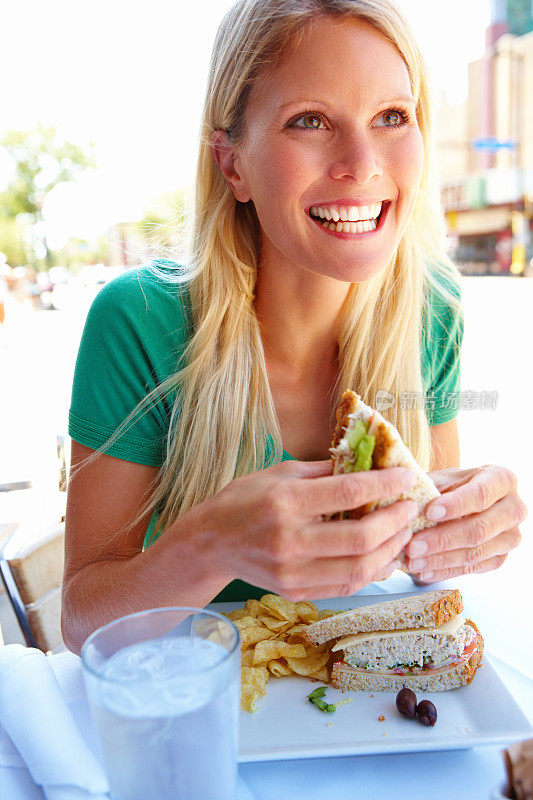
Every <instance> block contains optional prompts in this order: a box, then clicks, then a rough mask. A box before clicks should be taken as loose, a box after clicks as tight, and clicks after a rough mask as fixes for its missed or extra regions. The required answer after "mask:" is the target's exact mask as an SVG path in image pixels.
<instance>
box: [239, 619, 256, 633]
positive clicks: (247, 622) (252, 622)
mask: <svg viewBox="0 0 533 800" xmlns="http://www.w3.org/2000/svg"><path fill="white" fill-rule="evenodd" d="M233 624H234V625H235V627H236V628H238V629H239V630H240V631H243V630H245V629H246V628H257V627H259V626H258V624H257V620H256V618H255V617H242V619H236V620H233Z"/></svg>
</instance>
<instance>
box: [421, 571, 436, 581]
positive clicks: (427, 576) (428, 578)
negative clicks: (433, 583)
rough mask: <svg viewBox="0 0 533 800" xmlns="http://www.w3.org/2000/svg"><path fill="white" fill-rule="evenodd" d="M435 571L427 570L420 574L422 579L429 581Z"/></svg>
mask: <svg viewBox="0 0 533 800" xmlns="http://www.w3.org/2000/svg"><path fill="white" fill-rule="evenodd" d="M433 575H434V573H433V572H425V573H424V574H423V575H421V576H420V580H421V581H429V580H431V578H432V577H433Z"/></svg>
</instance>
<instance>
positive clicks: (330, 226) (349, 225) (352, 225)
mask: <svg viewBox="0 0 533 800" xmlns="http://www.w3.org/2000/svg"><path fill="white" fill-rule="evenodd" d="M320 224H321V225H322V227H323V228H326V229H327V230H330V231H336V232H337V233H368V232H369V231H375V230H376V228H377V226H378V223H377V220H375V219H365V220H362V221H359V222H343V221H342V220H339V221H338V222H336V223H335V222H328V221H327V220H325V221H324V222H321V223H320Z"/></svg>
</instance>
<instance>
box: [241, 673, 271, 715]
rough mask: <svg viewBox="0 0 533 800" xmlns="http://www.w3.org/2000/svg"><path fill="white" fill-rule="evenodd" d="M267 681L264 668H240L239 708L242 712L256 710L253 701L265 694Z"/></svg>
mask: <svg viewBox="0 0 533 800" xmlns="http://www.w3.org/2000/svg"><path fill="white" fill-rule="evenodd" d="M267 681H268V670H267V669H266V667H242V669H241V708H242V709H243V710H244V711H251V712H252V713H253V712H254V711H256V710H257V708H256V705H255V701H256V700H257V698H258V697H263V696H264V695H265V694H266V689H265V684H266V682H267Z"/></svg>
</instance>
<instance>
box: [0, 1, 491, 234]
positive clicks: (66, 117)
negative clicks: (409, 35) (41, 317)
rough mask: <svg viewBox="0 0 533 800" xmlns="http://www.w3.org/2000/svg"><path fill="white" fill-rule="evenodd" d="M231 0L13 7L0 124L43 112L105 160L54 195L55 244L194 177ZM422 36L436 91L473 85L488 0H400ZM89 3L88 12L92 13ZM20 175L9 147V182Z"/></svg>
mask: <svg viewBox="0 0 533 800" xmlns="http://www.w3.org/2000/svg"><path fill="white" fill-rule="evenodd" d="M232 3H233V0H202V2H201V3H199V2H192V3H191V2H189V0H151V2H150V3H134V2H131V0H128V2H124V1H123V0H93V1H92V2H91V3H90V4H84V5H83V6H82V5H81V4H80V3H78V2H73V1H72V0H47V2H46V3H42V0H39V2H37V1H36V0H26V2H24V3H9V4H8V6H7V8H6V9H5V10H4V12H3V15H2V16H3V19H2V22H3V34H4V36H3V37H2V43H1V46H0V75H2V76H4V78H6V79H4V80H3V81H2V83H3V85H2V103H1V108H0V136H1V135H2V134H3V133H4V132H5V131H6V130H8V129H13V128H14V129H28V128H31V127H33V126H34V125H35V123H36V122H37V121H41V122H42V123H44V124H46V125H54V126H57V127H58V128H59V130H60V132H61V133H62V134H64V136H65V137H66V138H68V139H69V140H70V141H72V142H73V143H75V144H78V145H80V146H81V147H84V146H86V145H87V144H88V143H89V142H91V141H92V142H94V143H95V157H96V161H97V164H98V168H97V169H96V170H90V171H87V172H86V173H85V174H84V175H81V176H79V177H78V178H77V179H76V181H75V182H73V183H68V184H62V185H60V186H58V187H56V189H54V191H53V192H51V193H50V194H49V196H48V198H47V200H46V202H45V206H44V214H45V221H46V228H47V235H48V241H49V244H50V246H51V247H52V248H53V249H56V248H59V247H61V246H63V245H64V244H66V242H67V240H68V237H69V236H78V237H81V238H87V239H92V238H94V237H96V236H99V235H101V234H104V233H106V232H107V230H108V228H109V227H110V226H111V225H113V224H114V223H116V222H124V221H128V220H133V219H138V218H140V217H141V216H142V214H143V211H144V210H145V208H146V206H147V205H148V204H149V203H150V201H151V200H152V199H153V198H155V197H157V196H158V195H160V194H163V193H164V192H168V191H172V190H175V189H179V188H187V187H189V186H191V185H192V182H193V180H194V171H195V163H196V150H197V137H198V129H199V123H200V114H201V109H202V104H203V94H204V87H205V81H206V76H207V68H208V63H209V57H210V52H211V46H212V43H213V39H214V36H215V33H216V30H217V28H218V25H219V23H220V21H221V19H222V17H223V16H224V14H225V12H226V11H227V10H228V8H230V6H231V5H232ZM397 5H398V6H399V7H400V9H401V10H402V11H403V13H404V14H405V16H406V17H407V19H408V21H409V23H410V25H411V27H412V29H413V32H414V34H415V36H416V37H417V39H418V42H419V44H420V46H421V49H422V52H423V53H424V56H425V58H426V61H427V63H428V66H429V70H430V73H431V76H432V81H433V87H434V90H435V92H439V91H444V92H446V94H447V99H448V101H449V102H452V103H456V102H460V101H461V100H463V99H465V97H466V95H467V69H468V63H469V62H470V61H475V60H476V59H478V58H480V57H481V56H482V55H483V52H484V42H485V29H486V27H487V25H488V24H489V21H490V0H446V3H437V2H436V0H397ZM82 9H83V13H82ZM11 175H12V167H11V162H10V159H9V157H8V156H7V154H6V153H5V151H4V150H3V149H2V148H1V147H0V190H1V189H2V188H4V186H5V185H6V182H7V181H8V180H9V178H10V176H11Z"/></svg>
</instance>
